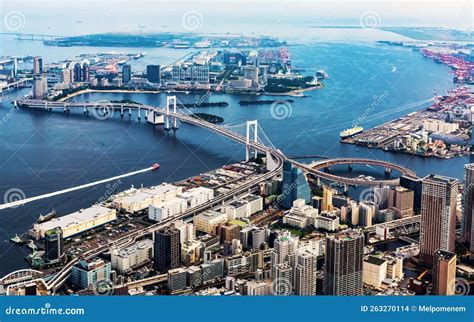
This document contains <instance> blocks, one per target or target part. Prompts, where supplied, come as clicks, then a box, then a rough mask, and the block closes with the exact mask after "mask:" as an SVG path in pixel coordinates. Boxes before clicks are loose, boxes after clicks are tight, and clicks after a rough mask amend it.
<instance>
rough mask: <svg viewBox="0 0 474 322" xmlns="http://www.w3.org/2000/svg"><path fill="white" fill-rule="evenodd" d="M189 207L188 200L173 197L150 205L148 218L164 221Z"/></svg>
mask: <svg viewBox="0 0 474 322" xmlns="http://www.w3.org/2000/svg"><path fill="white" fill-rule="evenodd" d="M187 209H188V202H187V201H186V200H185V199H182V198H179V197H178V198H173V199H170V200H166V201H158V202H154V203H152V204H151V205H150V206H148V219H150V220H153V221H162V220H165V219H167V218H169V217H174V216H176V215H179V214H181V213H183V212H185V211H186V210H187Z"/></svg>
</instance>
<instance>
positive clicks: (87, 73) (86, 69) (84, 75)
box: [82, 63, 90, 82]
mask: <svg viewBox="0 0 474 322" xmlns="http://www.w3.org/2000/svg"><path fill="white" fill-rule="evenodd" d="M89 80H90V70H89V65H88V64H86V63H84V64H82V81H83V82H88V81H89Z"/></svg>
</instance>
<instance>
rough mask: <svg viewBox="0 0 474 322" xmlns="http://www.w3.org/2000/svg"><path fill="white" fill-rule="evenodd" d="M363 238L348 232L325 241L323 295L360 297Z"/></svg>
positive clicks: (358, 234) (361, 288)
mask: <svg viewBox="0 0 474 322" xmlns="http://www.w3.org/2000/svg"><path fill="white" fill-rule="evenodd" d="M363 256H364V236H363V235H362V234H360V233H358V232H357V231H353V230H348V231H345V232H341V233H339V234H337V235H333V236H329V237H328V238H327V239H326V255H325V266H324V294H326V295H362V293H363V284H362V261H363Z"/></svg>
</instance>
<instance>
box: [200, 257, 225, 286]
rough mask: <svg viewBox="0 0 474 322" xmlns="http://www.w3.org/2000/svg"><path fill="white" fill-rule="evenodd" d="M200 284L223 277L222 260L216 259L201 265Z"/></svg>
mask: <svg viewBox="0 0 474 322" xmlns="http://www.w3.org/2000/svg"><path fill="white" fill-rule="evenodd" d="M201 270H202V282H203V283H204V284H205V283H208V282H212V281H214V280H216V279H220V278H222V276H224V259H223V258H217V259H213V260H210V261H207V262H206V263H204V264H202V265H201Z"/></svg>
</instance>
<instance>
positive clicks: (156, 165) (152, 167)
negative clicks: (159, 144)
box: [151, 163, 160, 171]
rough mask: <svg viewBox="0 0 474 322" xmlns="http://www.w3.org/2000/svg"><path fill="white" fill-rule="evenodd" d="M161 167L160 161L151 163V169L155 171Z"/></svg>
mask: <svg viewBox="0 0 474 322" xmlns="http://www.w3.org/2000/svg"><path fill="white" fill-rule="evenodd" d="M159 167H160V164H159V163H153V164H152V165H151V170H153V171H154V170H158V168H159Z"/></svg>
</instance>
